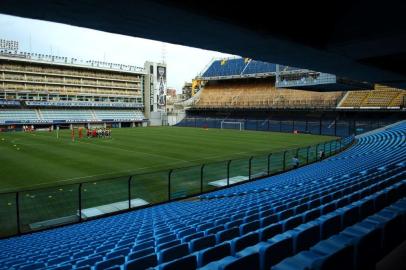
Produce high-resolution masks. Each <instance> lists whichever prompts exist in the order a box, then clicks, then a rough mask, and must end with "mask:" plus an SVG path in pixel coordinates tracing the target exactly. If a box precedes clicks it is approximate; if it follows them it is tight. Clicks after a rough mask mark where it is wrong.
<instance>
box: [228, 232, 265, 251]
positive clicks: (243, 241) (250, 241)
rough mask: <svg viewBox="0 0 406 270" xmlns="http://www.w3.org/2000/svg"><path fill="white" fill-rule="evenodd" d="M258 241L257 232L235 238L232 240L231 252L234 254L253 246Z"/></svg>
mask: <svg viewBox="0 0 406 270" xmlns="http://www.w3.org/2000/svg"><path fill="white" fill-rule="evenodd" d="M258 242H259V234H258V233H256V232H255V233H249V234H246V235H243V236H240V237H237V238H234V239H233V240H232V241H231V254H232V255H234V254H235V253H237V252H239V251H240V250H242V249H244V248H246V247H249V246H253V245H255V244H257V243H258Z"/></svg>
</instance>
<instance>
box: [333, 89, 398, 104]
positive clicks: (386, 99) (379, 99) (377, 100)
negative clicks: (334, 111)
mask: <svg viewBox="0 0 406 270" xmlns="http://www.w3.org/2000/svg"><path fill="white" fill-rule="evenodd" d="M405 96H406V90H402V89H395V88H390V87H387V86H384V85H375V89H373V90H370V91H349V92H348V93H347V94H346V96H345V97H344V98H343V100H342V101H341V102H340V104H339V107H340V108H354V107H355V108H389V109H399V108H402V107H404V98H405Z"/></svg>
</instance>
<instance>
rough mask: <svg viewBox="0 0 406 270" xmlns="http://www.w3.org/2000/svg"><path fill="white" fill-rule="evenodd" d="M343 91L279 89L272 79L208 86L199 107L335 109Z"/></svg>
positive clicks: (227, 81) (212, 83)
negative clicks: (322, 91) (323, 91)
mask: <svg viewBox="0 0 406 270" xmlns="http://www.w3.org/2000/svg"><path fill="white" fill-rule="evenodd" d="M342 96H343V93H342V92H327V93H320V92H314V91H313V92H312V91H303V90H292V89H283V90H282V89H278V88H276V87H275V84H274V81H272V80H270V79H255V80H233V81H230V80H226V81H220V82H208V83H206V85H205V87H204V90H203V91H202V94H201V95H200V98H199V99H198V101H197V102H196V103H195V107H196V108H219V109H221V108H245V109H253V108H332V107H335V106H336V105H337V104H338V102H339V101H340V99H341V97H342Z"/></svg>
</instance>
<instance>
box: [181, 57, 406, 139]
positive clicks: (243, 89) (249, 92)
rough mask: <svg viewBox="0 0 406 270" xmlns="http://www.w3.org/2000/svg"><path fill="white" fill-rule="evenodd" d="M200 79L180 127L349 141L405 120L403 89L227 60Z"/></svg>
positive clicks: (216, 63)
mask: <svg viewBox="0 0 406 270" xmlns="http://www.w3.org/2000/svg"><path fill="white" fill-rule="evenodd" d="M254 67H255V68H254ZM197 79H198V80H199V82H200V89H201V90H200V92H199V95H195V96H194V97H193V98H191V99H190V100H189V102H188V103H189V104H190V107H188V108H187V111H186V117H185V118H183V120H181V121H180V122H179V123H178V124H177V125H178V126H188V127H202V126H209V127H216V128H220V126H221V125H220V123H221V121H225V120H227V121H231V122H241V123H244V126H245V128H246V129H249V130H261V131H279V132H283V131H285V132H295V131H297V132H305V133H311V134H325V135H337V136H349V135H351V134H359V133H363V132H366V131H368V130H372V129H375V128H378V127H382V126H385V125H387V124H390V123H393V122H396V121H399V120H402V119H404V113H405V111H404V109H403V108H404V105H405V103H404V102H405V93H406V91H405V90H401V89H394V88H391V87H388V86H385V85H378V84H377V85H372V84H369V83H365V82H356V81H353V80H349V79H344V78H340V77H337V76H335V75H332V74H326V73H321V72H317V71H311V70H307V69H301V68H296V67H289V66H285V65H278V64H267V63H263V62H260V61H255V60H252V59H248V58H226V59H217V60H216V59H215V60H212V61H211V62H210V63H209V65H208V66H207V67H206V68H205V69H204V70H203V71H202V72H201V75H199V76H198V77H197ZM372 118H375V119H379V121H377V122H374V123H373V122H372V121H371V119H372Z"/></svg>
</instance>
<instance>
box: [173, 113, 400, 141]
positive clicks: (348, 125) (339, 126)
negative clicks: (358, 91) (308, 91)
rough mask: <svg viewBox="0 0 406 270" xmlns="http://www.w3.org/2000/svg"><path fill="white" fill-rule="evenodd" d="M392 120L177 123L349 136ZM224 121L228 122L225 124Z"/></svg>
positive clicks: (207, 120) (190, 120)
mask: <svg viewBox="0 0 406 270" xmlns="http://www.w3.org/2000/svg"><path fill="white" fill-rule="evenodd" d="M394 122H395V121H374V120H341V119H340V120H338V119H308V120H303V119H302V120H297V119H289V120H272V119H238V118H226V119H223V118H204V117H187V118H184V119H183V120H182V121H181V122H179V123H178V124H176V126H178V127H196V128H218V129H237V130H238V129H239V130H255V131H271V132H286V133H293V132H297V133H305V134H313V135H328V136H337V137H348V136H351V135H352V134H355V135H359V134H363V133H365V132H369V131H372V130H376V129H378V128H382V127H385V126H388V125H389V124H393V123H394ZM224 123H230V124H228V125H224Z"/></svg>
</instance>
